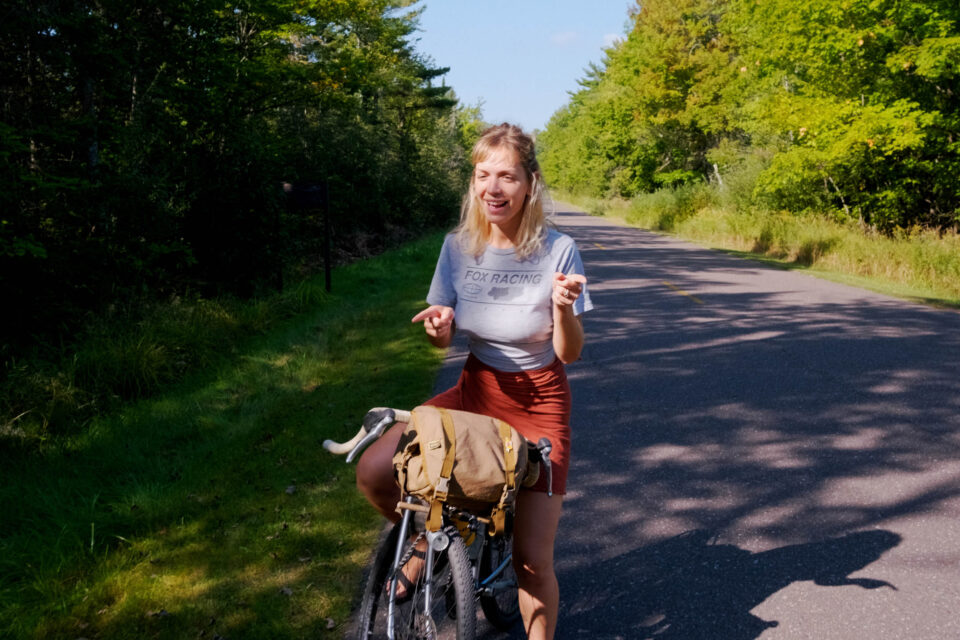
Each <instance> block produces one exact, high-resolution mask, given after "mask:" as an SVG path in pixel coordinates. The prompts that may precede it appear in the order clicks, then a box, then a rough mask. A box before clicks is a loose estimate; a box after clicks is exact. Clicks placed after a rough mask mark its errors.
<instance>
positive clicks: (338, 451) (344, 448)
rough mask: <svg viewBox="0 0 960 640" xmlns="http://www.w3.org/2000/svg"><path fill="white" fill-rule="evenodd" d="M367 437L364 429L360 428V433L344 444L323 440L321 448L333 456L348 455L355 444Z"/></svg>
mask: <svg viewBox="0 0 960 640" xmlns="http://www.w3.org/2000/svg"><path fill="white" fill-rule="evenodd" d="M366 435H367V429H366V427H360V431H358V432H357V435H355V436H353V438H351V439H350V440H347V441H346V442H335V441H333V440H324V441H323V448H324V449H326V450H327V451H329V452H330V453H333V454H335V455H338V456H339V455H343V454H345V453H349V452H350V451H351V450H352V449H353V448H354V447H355V446H357V443H358V442H360V441H361V440H363V439H364V438H365V437H366Z"/></svg>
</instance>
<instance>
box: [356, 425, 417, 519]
mask: <svg viewBox="0 0 960 640" xmlns="http://www.w3.org/2000/svg"><path fill="white" fill-rule="evenodd" d="M406 428H407V424H406V423H405V422H398V423H396V424H395V425H393V426H392V427H390V429H389V430H388V431H387V432H386V433H385V434H383V435H382V436H380V437H379V438H378V439H376V440H374V441H373V443H372V444H371V445H370V446H369V447H367V449H366V451H364V452H363V454H362V455H361V456H360V460H358V461H357V488H358V489H359V490H360V493H362V494H363V495H364V496H366V498H367V500H369V501H370V504H372V505H373V506H374V508H375V509H376V510H377V511H379V512H380V513H382V514H383V515H384V517H385V518H387V519H388V520H390V521H391V522H399V521H400V514H399V513H397V502H399V501H400V487H398V486H397V481H396V479H395V478H394V477H393V454H394V452H395V451H396V450H397V444H398V443H399V442H400V436H402V435H403V430H404V429H406Z"/></svg>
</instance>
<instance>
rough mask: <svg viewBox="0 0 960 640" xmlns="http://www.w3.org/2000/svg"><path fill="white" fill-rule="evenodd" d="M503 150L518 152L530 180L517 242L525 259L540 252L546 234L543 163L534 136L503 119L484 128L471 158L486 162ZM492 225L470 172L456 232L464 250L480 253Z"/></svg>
mask: <svg viewBox="0 0 960 640" xmlns="http://www.w3.org/2000/svg"><path fill="white" fill-rule="evenodd" d="M502 150H508V151H512V152H514V153H515V154H517V158H518V159H519V160H520V164H521V166H523V169H524V172H525V173H526V176H527V180H528V181H529V182H530V195H528V196H527V197H526V198H525V199H524V201H523V209H522V210H521V211H520V214H519V215H520V228H519V230H518V232H517V237H516V242H515V250H516V253H517V257H519V258H520V259H521V260H523V259H525V258H529V257H530V256H532V255H534V254H535V253H537V252H538V251H539V250H540V248H541V247H542V246H543V240H544V238H545V237H546V231H547V217H546V214H545V213H544V200H545V199H546V187H545V186H544V184H543V179H542V178H541V177H540V164H539V163H538V162H537V155H536V149H535V145H534V141H533V138H532V137H531V136H529V135H527V134H526V133H524V132H523V130H522V129H521V128H520V127H518V126H516V125H512V124H508V123H506V122H504V123H503V124H498V125H496V126H493V127H490V128H488V129H487V130H486V131H484V132H483V134H481V136H480V139H479V140H477V143H476V144H475V145H473V152H472V153H471V154H470V162H471V163H472V164H473V166H474V167H476V166H477V163H478V162H483V161H484V160H487V159H488V158H489V157H490V156H492V155H493V154H494V153H496V152H498V151H502ZM490 228H491V224H490V223H489V222H488V221H487V217H486V216H485V215H484V213H483V202H482V201H481V200H480V197H479V196H478V195H477V193H476V191H475V189H474V174H471V176H470V188H469V189H468V190H467V193H466V195H464V197H463V203H462V205H461V206H460V224H459V225H457V228H456V229H455V230H454V232H455V233H456V234H457V240H458V241H459V242H460V246H461V247H463V249H464V251H466V252H467V253H471V254H473V255H475V256H480V255H482V254H483V252H484V251H486V248H487V243H488V242H489V241H490Z"/></svg>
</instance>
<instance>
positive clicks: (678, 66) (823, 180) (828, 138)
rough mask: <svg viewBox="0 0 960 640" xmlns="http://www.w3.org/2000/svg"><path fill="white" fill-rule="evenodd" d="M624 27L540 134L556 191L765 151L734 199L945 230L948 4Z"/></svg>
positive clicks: (627, 186)
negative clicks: (749, 190)
mask: <svg viewBox="0 0 960 640" xmlns="http://www.w3.org/2000/svg"><path fill="white" fill-rule="evenodd" d="M633 23H634V24H633V29H632V30H631V32H630V33H629V34H628V36H627V38H626V40H624V41H623V42H621V43H620V44H619V45H618V46H617V47H615V48H614V49H612V50H610V51H609V52H608V59H607V60H606V61H605V65H604V68H602V69H600V68H591V69H590V70H589V74H588V75H589V78H588V79H587V80H585V81H584V82H582V83H581V84H582V86H583V89H582V90H581V91H579V92H578V93H577V94H575V95H574V96H573V97H572V99H571V103H570V105H568V107H566V108H565V109H563V110H561V111H559V112H558V113H557V115H555V117H554V119H553V120H552V121H551V123H550V125H549V126H548V128H547V131H545V132H544V134H543V138H544V140H545V144H544V151H545V154H544V155H545V157H544V167H545V170H546V171H547V173H548V178H550V179H551V180H553V181H554V182H555V183H557V184H558V186H560V187H561V188H564V189H569V190H573V191H581V192H585V193H588V194H590V195H624V196H630V195H633V194H636V193H638V192H642V191H651V190H653V189H655V188H657V187H659V186H661V185H677V184H682V183H686V182H698V181H705V180H706V181H711V180H716V179H718V175H721V174H723V173H726V171H727V168H728V167H736V166H746V164H751V165H755V162H754V161H753V160H750V159H751V158H760V157H772V160H770V161H769V166H768V167H767V168H766V169H765V170H763V171H761V172H759V173H758V172H756V171H755V170H754V169H751V174H752V175H756V176H758V178H757V181H756V189H755V191H754V193H755V196H756V201H755V202H752V203H742V204H745V205H747V206H749V205H752V204H763V205H765V206H769V207H774V208H782V209H792V210H805V209H816V210H823V211H826V212H828V213H829V212H837V213H839V214H840V215H841V216H851V217H854V218H859V219H861V220H863V221H864V222H866V223H868V224H873V225H875V226H877V227H879V228H881V229H885V230H889V229H893V228H895V227H897V226H909V225H913V224H926V225H932V226H938V227H943V226H949V225H952V224H956V220H957V213H956V212H957V209H958V204H960V187H958V186H957V183H956V180H955V179H954V178H953V175H954V170H955V168H956V167H957V166H958V164H960V156H958V152H957V141H958V140H960V94H958V92H956V91H955V89H954V88H953V86H952V85H953V80H954V79H955V77H956V75H957V72H958V69H960V9H958V6H957V5H956V3H951V2H940V1H935V2H921V1H919V0H914V1H906V2H904V1H895V0H845V1H844V2H833V1H829V0H813V1H809V0H802V1H801V0H771V1H764V2H756V1H755V0H733V1H731V2H715V1H710V0H684V1H682V2H677V3H671V2H665V1H661V0H651V1H650V2H645V3H643V4H642V6H641V8H640V9H639V10H637V11H636V12H635V13H634V14H633ZM725 141H726V142H725ZM547 142H549V144H546V143H547ZM722 145H725V146H724V148H723V149H722V151H721V152H720V153H717V151H718V149H719V147H720V146H722ZM735 149H739V151H737V152H736V153H739V154H741V155H742V159H740V160H738V159H737V158H736V157H732V156H731V150H735ZM710 158H714V159H717V158H722V160H721V164H723V163H726V165H727V166H725V167H718V168H717V169H716V170H714V169H713V167H712V164H711V162H712V161H711V160H710ZM714 161H715V160H714ZM577 162H579V163H580V164H581V165H582V168H580V169H577V168H576V167H574V166H573V164H574V163H577ZM588 176H589V178H588Z"/></svg>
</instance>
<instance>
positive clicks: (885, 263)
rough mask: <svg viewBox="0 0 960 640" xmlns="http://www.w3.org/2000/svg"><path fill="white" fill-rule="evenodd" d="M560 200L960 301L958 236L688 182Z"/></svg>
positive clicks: (929, 297) (915, 296)
mask: <svg viewBox="0 0 960 640" xmlns="http://www.w3.org/2000/svg"><path fill="white" fill-rule="evenodd" d="M558 198H559V199H562V200H565V201H568V202H571V203H573V204H575V205H578V206H580V207H582V208H583V209H584V210H586V211H587V212H588V213H591V214H593V215H603V216H609V217H613V218H617V219H620V220H622V221H623V222H625V223H627V224H629V225H632V226H637V227H641V228H646V229H652V230H655V231H661V232H666V233H670V234H674V235H676V236H678V237H681V238H684V239H687V240H691V241H693V242H696V243H698V244H701V245H704V246H708V247H711V248H716V249H723V250H728V251H733V252H737V253H738V255H740V256H742V257H745V258H752V259H764V260H766V261H768V262H770V263H773V264H777V265H779V266H782V267H785V268H791V269H804V270H805V271H807V272H809V273H811V274H813V275H817V276H819V277H823V278H827V279H831V280H835V281H840V282H844V283H847V284H852V285H855V286H859V287H862V288H866V289H871V290H874V291H878V292H880V293H885V294H887V295H893V296H897V297H901V298H906V299H911V300H914V301H918V302H924V303H927V304H933V305H939V306H947V307H960V235H958V234H957V233H955V232H953V233H944V234H939V233H937V232H935V231H931V230H922V229H912V230H902V231H899V232H897V233H895V234H893V235H892V236H887V235H883V234H879V233H877V232H875V231H872V230H870V229H862V228H860V226H859V225H856V224H842V223H839V222H835V221H833V220H832V219H830V218H829V217H827V216H824V215H818V214H815V213H804V214H793V213H788V212H771V211H764V210H762V209H759V208H756V207H744V206H738V205H737V204H735V203H733V202H731V201H730V200H731V199H730V198H729V197H727V196H726V194H724V193H723V192H722V191H720V190H719V189H717V188H715V187H713V186H709V185H694V186H687V187H681V188H678V189H673V190H671V189H665V190H662V191H658V192H656V193H652V194H645V195H643V196H639V197H636V198H633V199H631V200H619V199H599V198H588V197H580V196H577V195H573V194H568V193H561V194H558Z"/></svg>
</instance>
